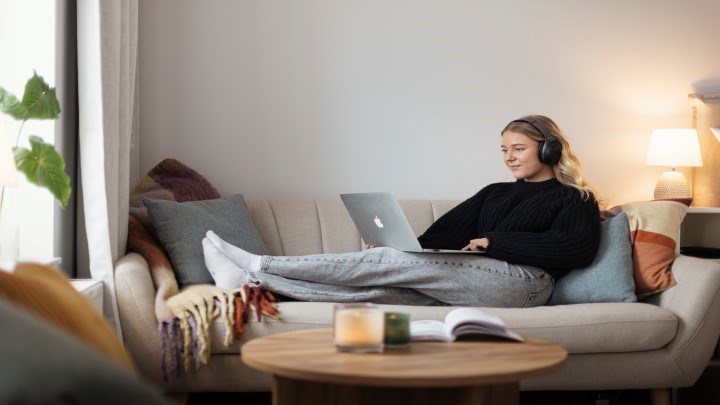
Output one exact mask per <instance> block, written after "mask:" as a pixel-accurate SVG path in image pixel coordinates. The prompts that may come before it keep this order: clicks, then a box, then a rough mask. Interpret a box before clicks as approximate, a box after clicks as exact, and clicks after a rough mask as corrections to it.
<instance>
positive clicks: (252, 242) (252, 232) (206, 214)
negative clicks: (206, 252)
mask: <svg viewBox="0 0 720 405" xmlns="http://www.w3.org/2000/svg"><path fill="white" fill-rule="evenodd" d="M144 202H145V205H146V206H147V208H148V212H149V213H150V218H151V219H152V223H153V226H154V227H155V230H156V231H157V234H158V238H159V239H160V242H161V243H162V244H163V247H164V248H165V250H166V251H167V253H168V255H169V256H170V261H171V262H172V265H173V270H174V271H175V276H176V278H177V281H178V284H179V285H180V287H185V286H188V285H194V284H213V283H214V280H213V278H212V276H211V275H210V272H208V270H207V267H206V266H205V260H204V258H203V251H202V240H203V238H204V237H205V234H206V233H207V231H209V230H212V231H213V232H215V233H216V234H217V235H218V236H220V237H221V238H222V239H224V240H225V241H227V242H229V243H231V244H233V245H235V246H239V247H241V248H243V249H245V250H247V251H248V252H251V253H255V254H260V255H264V254H267V249H266V248H265V244H264V243H263V241H262V239H261V237H260V234H259V233H258V231H257V229H256V228H255V225H254V224H253V222H252V220H251V218H250V215H249V214H248V211H247V206H246V205H245V199H244V198H243V196H242V195H240V194H237V195H232V196H228V197H223V198H218V199H214V200H203V201H187V202H176V201H170V200H152V199H146V200H145V201H144Z"/></svg>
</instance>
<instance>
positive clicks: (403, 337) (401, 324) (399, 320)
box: [384, 312, 410, 349]
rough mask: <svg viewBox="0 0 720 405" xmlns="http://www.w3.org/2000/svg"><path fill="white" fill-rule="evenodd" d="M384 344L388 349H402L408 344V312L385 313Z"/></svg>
mask: <svg viewBox="0 0 720 405" xmlns="http://www.w3.org/2000/svg"><path fill="white" fill-rule="evenodd" d="M384 346H385V347H386V348H389V349H404V348H406V347H408V346H410V314H404V313H400V312H388V313H386V314H385V339H384Z"/></svg>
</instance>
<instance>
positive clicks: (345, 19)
mask: <svg viewBox="0 0 720 405" xmlns="http://www.w3.org/2000/svg"><path fill="white" fill-rule="evenodd" d="M718 15H720V2H719V1H717V0H695V1H692V2H681V1H675V0H661V1H658V0H635V1H619V0H617V1H615V0H611V1H593V2H588V1H576V0H546V1H536V0H524V1H504V0H486V1H460V0H444V1H429V0H426V1H421V0H362V1H360V0H356V1H345V0H303V1H293V0H284V1H283V0H277V1H267V0H243V1H237V0H209V1H195V0H143V1H141V2H140V97H141V101H140V105H141V117H140V120H141V125H140V130H141V132H140V133H141V172H142V173H144V172H146V171H147V170H149V169H150V168H151V167H152V166H154V165H155V164H156V163H157V162H159V161H160V160H162V159H163V158H165V157H174V158H177V159H179V160H181V161H183V162H185V163H186V164H188V165H189V166H190V167H193V168H195V169H196V170H198V171H199V172H200V173H202V174H204V175H205V176H206V177H207V178H208V179H209V180H210V181H211V182H212V183H214V184H215V185H216V186H217V187H218V189H220V191H221V193H223V194H229V193H233V192H242V193H244V194H245V195H247V196H314V197H316V196H334V195H337V194H338V193H340V192H356V191H377V190H392V191H394V192H395V193H396V195H397V196H398V197H400V198H464V197H467V196H469V195H471V194H472V193H474V192H475V191H476V190H478V189H479V188H481V187H482V186H484V185H486V184H488V183H491V182H496V181H507V180H511V179H512V177H511V176H510V175H509V173H508V172H507V169H506V168H505V167H504V165H503V163H502V161H501V155H500V152H499V144H500V135H499V131H500V130H501V129H502V128H503V127H504V125H505V124H506V123H507V122H508V121H510V120H512V119H514V118H516V117H519V116H521V115H524V114H531V113H539V114H546V115H548V116H550V117H552V118H554V119H555V120H556V121H557V122H558V124H559V125H560V126H561V128H563V129H564V131H565V132H566V133H567V134H568V135H569V137H570V138H571V141H572V142H573V147H574V149H575V150H576V152H577V153H578V154H579V155H580V157H581V158H582V160H583V162H584V165H585V169H586V175H587V177H588V178H589V179H590V180H591V181H592V182H593V183H594V184H595V185H596V186H597V187H598V188H599V189H600V191H601V193H602V194H603V196H604V197H605V198H606V200H607V202H608V203H610V204H615V203H621V202H627V201H632V200H639V199H648V198H651V197H652V190H653V187H654V184H655V180H656V178H657V176H659V174H660V172H661V171H662V170H663V169H662V168H652V167H645V166H644V161H645V154H646V152H647V146H648V144H649V141H650V133H651V130H652V129H653V128H661V127H687V126H689V125H690V109H689V106H688V103H687V95H688V94H689V93H696V92H720V52H718V41H717V38H718V21H717V16H718Z"/></svg>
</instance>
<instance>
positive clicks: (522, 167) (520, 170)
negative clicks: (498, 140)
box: [500, 131, 555, 181]
mask: <svg viewBox="0 0 720 405" xmlns="http://www.w3.org/2000/svg"><path fill="white" fill-rule="evenodd" d="M538 145H539V143H538V142H537V141H534V140H532V139H530V137H529V136H527V135H525V134H521V133H520V132H514V131H506V132H504V133H503V134H502V145H501V147H500V148H501V150H502V152H503V160H504V161H505V164H506V165H507V167H508V169H510V172H511V173H512V175H513V176H514V177H515V178H516V179H518V180H520V179H522V180H525V181H545V180H550V179H552V178H555V172H554V171H553V169H552V167H550V166H548V165H546V164H543V163H541V162H540V159H539V158H538Z"/></svg>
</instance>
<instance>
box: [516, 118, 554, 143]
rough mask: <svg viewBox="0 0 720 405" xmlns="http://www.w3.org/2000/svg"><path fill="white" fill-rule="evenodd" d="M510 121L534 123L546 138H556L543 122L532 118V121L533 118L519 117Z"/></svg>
mask: <svg viewBox="0 0 720 405" xmlns="http://www.w3.org/2000/svg"><path fill="white" fill-rule="evenodd" d="M510 122H524V123H526V124H530V125H532V126H533V127H534V128H535V129H537V130H538V132H540V133H541V134H542V136H543V138H545V139H555V137H554V136H552V135H550V133H549V132H548V130H547V128H545V126H544V125H543V124H541V123H540V122H538V121H537V120H532V121H531V120H526V119H523V118H518V119H516V120H512V121H510Z"/></svg>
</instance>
